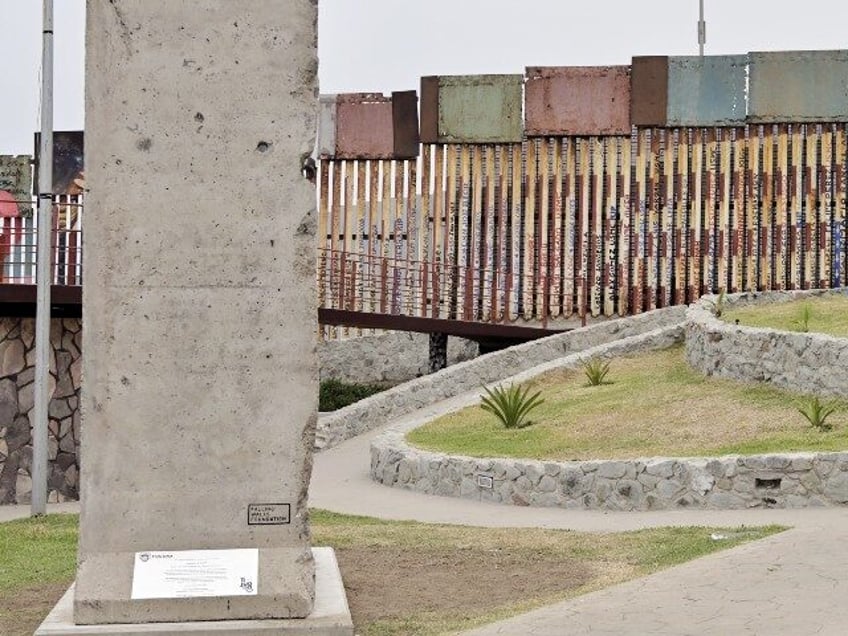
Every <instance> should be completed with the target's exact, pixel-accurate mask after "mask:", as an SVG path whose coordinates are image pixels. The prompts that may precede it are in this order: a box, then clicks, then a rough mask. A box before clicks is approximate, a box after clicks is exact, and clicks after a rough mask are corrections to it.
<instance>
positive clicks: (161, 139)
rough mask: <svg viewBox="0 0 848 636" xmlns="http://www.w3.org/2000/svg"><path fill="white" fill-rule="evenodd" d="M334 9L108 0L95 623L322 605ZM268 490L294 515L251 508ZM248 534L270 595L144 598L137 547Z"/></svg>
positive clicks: (92, 440)
mask: <svg viewBox="0 0 848 636" xmlns="http://www.w3.org/2000/svg"><path fill="white" fill-rule="evenodd" d="M316 19H317V7H316V4H315V3H314V2H282V3H281V2H267V1H255V0H238V1H234V2H219V1H217V0H196V1H194V2H191V3H187V2H164V1H159V2H151V1H149V0H113V1H109V2H107V1H106V0H89V2H88V13H87V40H86V45H87V51H86V153H87V156H86V182H87V185H88V187H89V189H90V191H89V193H88V195H87V199H86V219H87V223H86V245H88V246H90V247H91V249H86V251H85V257H84V258H85V260H84V263H83V265H84V270H85V280H86V285H85V289H84V298H83V302H84V306H85V315H84V318H83V330H84V332H85V333H86V354H85V358H84V361H83V364H84V368H83V377H84V383H85V387H84V391H83V398H82V409H83V418H84V421H83V426H82V428H83V431H84V434H83V440H82V451H81V452H82V457H83V458H84V463H83V468H82V471H81V472H82V484H81V490H82V509H81V536H80V544H79V567H78V578H77V583H76V589H75V620H76V621H77V623H80V624H100V623H127V622H162V621H183V620H197V619H205V620H225V619H252V618H289V617H299V616H300V617H302V616H306V615H308V614H309V612H310V611H311V609H312V601H313V584H314V581H313V579H314V566H313V562H312V553H311V551H310V547H309V529H308V526H307V523H306V521H305V514H304V509H305V505H306V489H307V484H308V478H309V472H310V467H311V457H310V455H311V439H312V434H313V429H314V425H315V419H316V412H317V393H318V391H317V375H318V374H317V359H316V355H315V340H314V335H313V334H314V333H315V330H316V328H317V325H316V307H315V305H316V302H315V294H314V290H313V287H314V276H315V272H314V240H315V238H314V232H315V223H314V220H315V216H316V214H315V210H314V205H315V201H314V190H313V189H312V187H311V186H310V185H309V184H308V183H307V182H306V181H305V180H304V179H303V178H302V176H301V174H300V168H301V160H302V156H304V155H305V154H308V153H310V152H311V151H312V148H313V140H312V139H311V138H310V135H312V134H313V132H314V130H315V100H316V98H317V91H316V87H317V86H316V71H317V59H316ZM95 248H96V249H95ZM210 431H214V432H215V433H216V434H215V435H214V436H213V435H210V434H209V433H210ZM268 503H274V504H288V505H289V506H290V522H289V523H287V524H285V525H249V524H248V520H249V517H248V506H249V505H250V504H268ZM229 548H256V549H258V550H259V572H260V575H259V576H260V580H259V585H258V593H257V594H256V595H255V596H241V597H232V598H220V597H219V598H202V599H198V598H180V599H164V600H163V599H154V600H145V601H139V600H131V599H130V583H131V580H132V571H131V564H132V562H133V553H135V552H137V551H148V550H189V549H192V550H204V549H229Z"/></svg>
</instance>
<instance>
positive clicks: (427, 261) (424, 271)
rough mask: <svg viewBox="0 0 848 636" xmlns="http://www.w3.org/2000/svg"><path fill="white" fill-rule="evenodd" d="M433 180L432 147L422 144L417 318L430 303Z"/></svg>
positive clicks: (426, 311) (423, 315)
mask: <svg viewBox="0 0 848 636" xmlns="http://www.w3.org/2000/svg"><path fill="white" fill-rule="evenodd" d="M432 179H433V147H432V146H431V145H430V144H423V145H422V147H421V170H420V171H419V175H418V181H417V182H418V183H419V187H420V189H421V195H420V198H419V201H420V204H419V206H418V217H419V226H418V227H419V228H420V229H419V234H418V254H417V256H416V260H417V261H419V264H420V267H421V270H420V277H421V278H420V281H421V284H420V289H421V291H420V293H421V298H420V305H419V308H418V314H417V315H418V316H421V317H422V318H426V317H427V316H428V315H429V307H428V306H427V303H432V302H434V301H433V293H432V284H433V283H432V265H433V262H434V259H433V234H434V231H435V226H434V222H435V221H434V216H435V215H434V214H433V201H434V199H435V197H431V196H430V192H431V191H432V187H433V184H432Z"/></svg>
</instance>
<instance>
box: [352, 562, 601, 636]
mask: <svg viewBox="0 0 848 636" xmlns="http://www.w3.org/2000/svg"><path fill="white" fill-rule="evenodd" d="M337 556H338V559H339V565H340V567H341V570H342V577H343V579H344V583H345V588H346V589H347V591H348V602H349V603H350V608H351V613H352V614H353V622H354V624H355V625H368V624H371V623H374V622H377V621H384V620H392V619H407V618H409V617H410V616H412V615H415V614H421V613H429V612H439V613H442V614H455V615H463V616H467V615H469V614H471V615H482V614H486V613H489V612H491V611H492V610H495V609H497V608H500V607H503V606H508V605H511V604H513V603H516V602H521V601H525V600H527V599H528V598H539V597H546V596H552V595H556V594H559V593H562V592H565V591H567V590H570V589H573V588H577V587H580V586H582V585H585V584H586V583H588V582H590V581H591V580H592V579H594V578H595V575H594V573H593V571H592V569H591V568H589V567H587V566H585V565H584V564H582V563H579V562H577V561H575V560H574V559H568V558H563V557H562V556H557V555H552V554H547V553H539V552H534V551H530V550H510V549H492V550H475V549H466V550H461V551H458V550H456V549H444V550H440V549H411V548H394V547H380V548H377V549H374V548H367V547H366V548H341V549H339V550H338V551H337ZM542 573H544V574H542Z"/></svg>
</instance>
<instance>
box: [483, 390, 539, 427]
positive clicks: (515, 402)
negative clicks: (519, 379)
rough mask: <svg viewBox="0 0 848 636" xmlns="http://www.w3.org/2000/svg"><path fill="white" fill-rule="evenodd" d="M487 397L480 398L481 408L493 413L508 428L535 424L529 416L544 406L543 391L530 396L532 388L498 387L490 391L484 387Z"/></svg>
mask: <svg viewBox="0 0 848 636" xmlns="http://www.w3.org/2000/svg"><path fill="white" fill-rule="evenodd" d="M483 390H484V391H485V392H486V395H481V396H480V400H481V402H480V408H482V409H483V410H484V411H488V412H489V413H492V414H493V415H494V416H495V417H496V418H498V421H499V422H500V423H501V424H503V425H504V426H505V427H506V428H525V427H526V426H530V424H532V423H533V422H531V421H530V420H529V419H527V415H528V414H529V413H530V411H532V410H533V409H535V408H536V407H537V406H539V405H540V404H542V402H544V400H543V399H542V398H541V397H540V396H541V395H542V392H541V391H538V392H536V393H535V394H533V395H530V387H524V389H522V388H521V387H520V386H515V385H514V384H511V385H510V386H508V387H503V386H496V387H495V388H494V389H492V390H489V389H488V388H486V387H483Z"/></svg>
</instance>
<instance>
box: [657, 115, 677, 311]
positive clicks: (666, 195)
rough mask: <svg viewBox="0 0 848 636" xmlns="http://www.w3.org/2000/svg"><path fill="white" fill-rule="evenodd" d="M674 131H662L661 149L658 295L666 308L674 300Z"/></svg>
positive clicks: (675, 226)
mask: <svg viewBox="0 0 848 636" xmlns="http://www.w3.org/2000/svg"><path fill="white" fill-rule="evenodd" d="M674 134H675V130H674V129H667V130H664V131H663V140H664V141H663V149H662V160H663V168H662V188H661V196H662V208H661V210H662V241H661V243H660V253H661V258H662V263H661V266H662V269H661V271H662V279H661V280H662V283H661V287H662V294H661V295H660V302H661V306H663V307H668V306H669V305H671V303H672V300H673V298H674V283H675V281H674V274H675V271H674V267H675V264H676V263H675V258H674V252H675V232H676V230H677V224H676V220H677V219H676V209H675V208H676V205H675V190H674V167H675V165H674V159H675V150H676V149H675V138H674Z"/></svg>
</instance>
